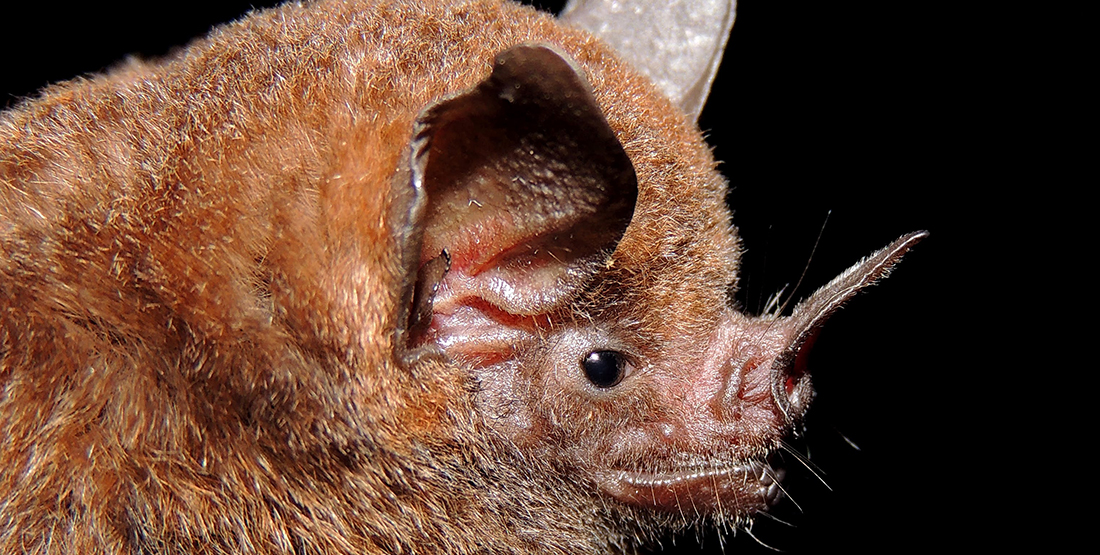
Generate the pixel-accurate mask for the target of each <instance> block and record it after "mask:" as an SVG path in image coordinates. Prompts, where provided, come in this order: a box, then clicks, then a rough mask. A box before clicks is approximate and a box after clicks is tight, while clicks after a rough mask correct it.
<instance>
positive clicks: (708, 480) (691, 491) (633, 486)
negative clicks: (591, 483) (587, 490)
mask: <svg viewBox="0 0 1100 555" xmlns="http://www.w3.org/2000/svg"><path fill="white" fill-rule="evenodd" d="M784 474H785V473H784V471H783V470H782V469H780V468H775V467H773V466H772V465H771V464H769V463H768V462H764V461H751V462H747V463H741V464H734V463H731V464H728V465H708V466H705V467H698V466H696V467H682V468H675V469H671V470H662V471H627V470H606V471H601V472H598V473H597V475H596V483H597V485H598V486H599V488H600V489H601V490H603V492H604V493H606V494H608V495H610V496H611V497H614V498H615V499H617V500H619V501H621V502H623V503H626V504H628V505H633V506H636V507H643V508H648V509H656V510H659V511H667V512H679V513H680V514H682V515H684V516H687V517H691V516H692V515H695V516H702V515H704V514H711V515H715V516H719V517H723V518H726V519H741V518H746V517H751V516H752V515H753V514H755V513H757V512H760V511H764V510H767V509H768V508H769V507H771V506H774V505H775V504H776V503H778V502H779V500H780V499H781V498H782V493H783V491H782V488H781V486H780V482H781V481H782V480H783V476H784Z"/></svg>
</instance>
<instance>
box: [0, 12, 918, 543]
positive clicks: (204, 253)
mask: <svg viewBox="0 0 1100 555" xmlns="http://www.w3.org/2000/svg"><path fill="white" fill-rule="evenodd" d="M608 6H610V4H602V3H599V2H591V3H586V2H578V3H576V4H574V5H571V6H569V7H568V8H567V10H566V12H565V14H564V15H563V16H562V18H561V19H560V20H558V19H555V18H553V17H551V16H549V15H547V14H542V13H539V12H536V11H535V10H533V9H530V8H524V7H520V6H516V5H513V4H510V3H502V2H498V1H473V2H455V3H447V2H422V3H411V2H407V3H403V2H349V3H346V4H345V3H338V2H317V3H313V4H308V5H286V6H283V7H280V8H277V9H273V10H265V11H261V12H257V13H255V14H252V15H250V16H248V17H247V18H245V19H242V20H241V21H238V22H236V23H233V24H230V25H227V26H225V27H222V28H219V29H218V30H215V31H214V32H213V33H212V34H211V35H210V36H208V37H206V38H205V39H200V40H198V41H196V42H194V43H192V44H191V45H190V46H188V47H187V48H186V49H184V50H183V51H181V52H179V53H177V54H174V55H173V56H171V57H169V58H168V59H165V60H162V61H157V62H142V61H136V60H134V61H129V62H127V63H125V64H123V65H121V66H118V67H116V68H114V69H113V70H111V71H110V72H108V73H106V74H104V75H101V76H97V77H94V78H90V79H85V80H78V81H73V82H69V83H65V84H61V85H56V86H53V87H50V88H48V89H46V90H45V91H44V92H43V94H42V95H41V96H40V97H38V98H36V99H32V100H28V101H26V102H24V103H21V104H19V105H17V106H15V107H14V108H13V109H12V110H10V111H8V112H5V113H4V115H3V119H0V137H2V138H0V144H2V145H3V147H2V149H3V150H2V151H0V180H2V187H0V244H2V249H3V254H4V256H3V258H2V260H3V262H2V266H0V268H2V271H0V288H2V289H3V291H2V294H0V299H3V301H0V302H3V303H4V304H3V305H2V307H3V311H2V315H0V318H2V320H0V387H2V388H3V389H2V391H3V394H2V395H0V430H2V433H3V439H4V441H3V447H0V461H2V462H3V467H4V468H5V469H8V470H6V471H5V473H4V474H3V475H2V478H0V500H2V501H0V522H3V526H0V550H2V551H4V552H17V551H19V552H30V553H52V552H65V553H68V552H80V553H85V552H87V553H97V552H135V553H136V552H165V553H196V552H204V553H205V552H212V553H239V552H255V553H275V552H280V553H281V552H287V551H295V552H302V553H344V552H348V553H351V552H354V553H362V552H455V553H463V552H500V553H511V552H517V551H521V552H522V551H531V552H548V553H554V552H559V553H585V552H591V553H602V552H606V551H621V552H632V551H634V550H636V549H638V548H639V546H642V545H645V544H647V543H649V542H652V541H654V540H655V539H656V538H658V537H659V536H660V535H661V534H664V533H666V532H668V531H677V530H683V529H686V528H691V527H708V526H719V527H736V526H743V525H747V523H749V522H750V521H751V520H752V518H753V517H754V515H756V514H757V513H759V512H760V511H765V510H767V509H768V507H769V506H771V505H772V504H774V503H776V502H779V501H780V498H781V497H782V495H781V481H782V474H783V471H782V469H781V468H778V467H777V466H776V461H775V457H774V453H775V452H776V451H777V450H779V449H780V447H781V441H782V439H783V437H784V436H785V435H786V434H787V433H789V432H790V431H791V430H792V429H794V428H795V427H796V426H798V424H799V422H800V420H801V418H802V416H803V414H804V413H805V410H806V408H807V406H808V404H809V402H810V401H811V399H812V397H813V388H812V385H811V382H810V375H809V373H808V369H807V367H806V356H807V353H808V352H809V348H810V346H811V345H812V343H813V340H814V338H815V336H816V334H817V332H818V331H819V330H820V327H821V325H822V324H823V323H824V321H825V320H826V319H827V318H828V317H829V316H830V315H831V314H833V313H834V312H835V311H836V310H837V309H838V308H839V307H840V306H841V305H842V304H844V303H845V302H846V301H847V300H848V299H850V298H851V297H852V296H853V295H854V294H855V293H857V292H858V291H860V290H862V289H864V288H866V287H867V286H869V285H871V284H872V283H874V282H876V281H878V280H879V279H881V278H883V277H885V275H886V274H888V273H889V271H890V270H891V269H892V268H893V266H894V265H895V264H896V263H897V262H898V260H900V258H901V257H902V256H903V255H904V254H905V253H906V252H907V251H908V250H909V249H910V248H911V247H912V245H914V244H915V243H916V242H917V241H919V240H920V239H921V238H923V237H924V236H925V233H924V232H916V233H912V234H908V235H905V236H903V237H901V238H899V239H898V240H897V241H895V242H893V243H891V244H890V245H888V246H887V247H886V248H884V249H883V250H880V251H878V252H876V253H874V254H872V255H871V256H869V257H868V258H866V259H865V260H863V261H861V262H860V263H858V264H857V265H855V266H853V267H852V268H851V269H850V270H848V271H846V272H844V273H842V274H841V275H840V276H838V277H837V278H836V279H834V280H833V281H832V282H830V283H829V284H827V285H826V286H824V287H822V288H821V289H819V290H818V291H817V292H815V293H813V294H812V295H810V296H809V297H807V298H806V299H804V300H803V301H801V302H800V303H798V305H797V306H795V307H794V308H793V310H792V311H791V312H790V314H789V315H784V314H785V312H784V310H783V309H782V307H779V306H776V307H774V309H773V310H771V311H768V312H766V313H765V314H764V315H763V316H757V317H750V316H747V315H744V314H742V313H741V312H739V311H737V310H735V308H734V303H733V302H732V300H731V299H732V297H731V296H732V294H733V292H734V291H735V290H736V288H737V285H738V280H739V258H740V253H741V245H740V243H739V241H738V239H737V236H736V231H735V229H734V228H733V227H732V225H731V223H730V214H729V211H728V208H727V207H726V204H725V198H726V183H725V181H724V179H723V178H722V177H721V175H720V174H719V173H718V172H717V171H716V169H715V161H714V159H713V157H712V156H711V154H710V151H709V148H708V147H707V146H706V144H705V143H704V141H703V139H702V136H701V134H700V132H699V130H698V128H697V125H696V124H695V118H696V117H697V116H698V114H699V111H700V110H701V108H702V105H703V102H704V100H705V98H706V94H707V91H708V89H709V85H710V82H711V80H712V79H713V76H714V72H715V70H716V68H717V61H718V60H719V59H720V57H721V51H722V47H723V45H724V44H725V37H726V34H727V33H728V31H729V26H730V25H731V24H732V21H733V6H732V4H721V5H719V6H716V7H714V8H713V9H714V10H715V11H714V12H709V13H708V12H701V11H700V10H701V8H699V7H698V6H692V5H691V4H690V3H682V4H680V3H672V4H669V5H668V6H667V7H666V6H663V5H662V6H657V5H653V6H645V7H644V9H642V10H640V11H638V12H634V11H631V12H629V13H628V14H627V16H626V17H625V19H623V18H619V19H618V20H617V19H616V17H617V16H616V10H614V9H610V8H609V7H608ZM666 10H667V11H666ZM638 13H641V14H643V15H642V16H638V15H637V14H638ZM646 14H648V16H646ZM692 22H695V23H692ZM700 22H701V23H700ZM681 24H683V25H681ZM693 24H694V25H699V27H692V25H693ZM655 29H656V30H658V31H663V30H667V31H669V32H670V33H671V34H672V35H673V36H676V35H684V34H685V33H689V32H690V33H694V36H697V37H704V39H705V40H703V41H702V43H692V44H690V45H689V46H685V45H682V44H677V43H676V42H675V41H672V42H669V41H665V40H663V39H664V36H663V35H661V34H660V33H659V32H658V31H655ZM685 68H687V69H686V70H685Z"/></svg>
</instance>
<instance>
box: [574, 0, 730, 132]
mask: <svg viewBox="0 0 1100 555" xmlns="http://www.w3.org/2000/svg"><path fill="white" fill-rule="evenodd" d="M623 4H624V3H623V2H622V1H621V0H571V1H570V2H569V3H568V4H567V5H566V6H565V9H564V10H562V13H561V19H562V20H563V21H565V22H566V23H569V24H571V25H575V26H577V27H580V28H582V29H585V30H587V31H589V32H591V33H592V34H594V35H596V36H598V37H600V38H601V39H603V40H604V41H605V42H607V43H608V44H610V45H611V46H613V47H614V48H615V50H617V51H618V52H619V54H621V55H622V56H623V57H624V58H626V60H627V61H628V62H630V63H631V65H633V66H634V67H635V68H636V69H638V70H639V71H641V72H642V73H643V74H645V75H646V76H647V77H649V78H650V79H652V80H653V82H654V83H656V84H657V86H658V87H659V88H660V89H661V90H662V91H664V93H665V95H666V96H668V98H669V99H670V100H672V102H673V103H674V104H676V105H677V106H679V107H680V109H681V110H683V111H684V113H685V114H687V115H689V116H691V117H692V119H698V118H699V113H700V112H702V111H703V105H704V104H705V103H706V100H707V95H708V94H709V93H710V86H711V83H713V82H714V75H715V74H716V73H717V72H718V65H719V63H721V61H722V51H723V50H725V48H726V41H727V40H728V38H729V34H730V29H732V28H733V20H734V17H735V16H736V8H737V2H736V0H668V1H667V2H652V3H647V4H639V5H630V6H624V5H623Z"/></svg>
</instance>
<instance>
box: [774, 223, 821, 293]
mask: <svg viewBox="0 0 1100 555" xmlns="http://www.w3.org/2000/svg"><path fill="white" fill-rule="evenodd" d="M832 215H833V211H832V210H829V211H828V212H826V213H825V221H823V222H821V229H820V230H818V232H817V239H815V240H814V248H813V249H811V250H810V257H809V258H807V259H806V265H805V266H804V267H803V268H802V275H800V276H798V281H797V282H795V284H794V289H792V290H791V296H790V297H787V300H786V301H785V302H784V303H783V306H782V307H780V308H779V312H778V314H783V311H785V310H787V305H789V304H791V301H792V300H794V296H795V295H797V294H798V288H799V286H801V285H802V280H803V279H805V278H806V274H807V273H809V271H810V263H811V262H813V260H814V254H815V253H817V246H818V245H820V244H821V236H822V235H825V226H826V225H828V224H829V216H832Z"/></svg>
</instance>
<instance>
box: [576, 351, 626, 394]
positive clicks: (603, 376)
mask: <svg viewBox="0 0 1100 555" xmlns="http://www.w3.org/2000/svg"><path fill="white" fill-rule="evenodd" d="M581 366H583V367H584V375H585V376H588V381H590V382H592V385H595V386H596V387H601V388H603V387H612V386H614V385H617V384H618V383H619V382H621V381H622V380H623V376H625V375H626V359H625V358H624V357H623V355H622V353H619V352H617V351H592V352H591V353H588V356H587V357H585V358H584V362H582V363H581Z"/></svg>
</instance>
